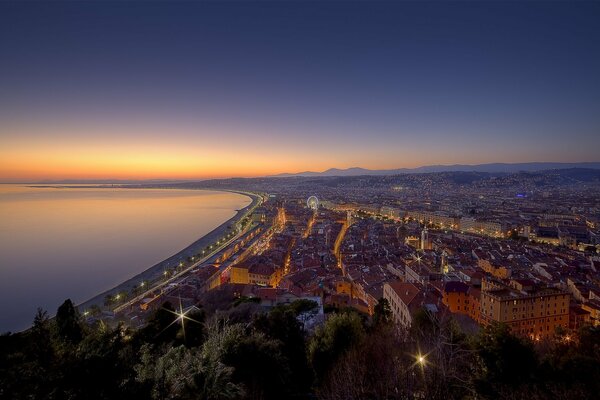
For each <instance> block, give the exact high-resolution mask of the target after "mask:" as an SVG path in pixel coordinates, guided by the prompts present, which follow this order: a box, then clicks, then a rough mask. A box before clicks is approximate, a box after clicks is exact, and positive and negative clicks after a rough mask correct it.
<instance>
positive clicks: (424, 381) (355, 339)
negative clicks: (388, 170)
mask: <svg viewBox="0 0 600 400" xmlns="http://www.w3.org/2000/svg"><path fill="white" fill-rule="evenodd" d="M243 306H244V305H240V306H238V307H243ZM245 306H256V305H255V304H249V303H248V304H245ZM314 306H315V304H313V303H311V302H306V301H303V302H295V303H292V304H290V305H284V306H278V307H274V308H272V309H271V310H270V311H268V312H260V313H257V312H253V313H241V314H239V315H237V316H236V319H235V321H234V320H229V319H227V318H223V317H222V315H223V314H221V315H216V316H212V317H211V318H206V317H205V313H204V311H203V308H201V309H200V311H197V310H195V311H193V312H190V313H188V314H186V316H187V317H188V318H186V319H185V320H184V324H183V326H182V324H181V320H180V317H179V316H178V315H177V313H176V312H175V310H174V309H173V307H172V306H170V305H169V304H165V305H164V306H163V307H162V308H161V309H159V310H157V311H156V312H155V314H154V315H153V316H152V317H151V318H150V319H149V321H148V323H147V325H146V326H145V327H144V328H142V329H139V330H132V329H129V328H127V327H125V326H122V325H119V324H113V325H107V324H105V323H103V322H99V323H94V324H92V325H86V324H84V323H83V322H82V321H81V319H80V317H79V315H78V313H77V310H76V309H75V308H74V307H73V304H72V303H71V302H70V301H65V303H63V305H61V307H60V309H59V311H58V312H57V316H56V318H53V319H50V318H49V317H48V313H46V312H45V311H43V310H41V309H40V310H38V311H37V313H36V315H35V318H34V320H33V325H32V327H31V328H30V329H29V330H27V331H25V332H21V333H16V334H6V335H2V336H0V399H26V398H31V399H49V400H54V399H56V400H62V399H71V400H78V399H92V400H94V399H99V400H104V399H122V398H127V399H131V400H135V399H182V400H192V399H266V400H268V399H283V398H286V399H287V398H294V399H305V398H320V399H324V400H342V399H343V400H345V399H407V398H425V399H440V400H441V399H527V400H536V399H546V398H553V399H588V398H594V397H595V396H596V395H597V393H598V392H600V329H598V328H593V327H589V326H587V327H584V328H582V329H581V330H580V332H579V333H578V334H575V333H573V332H568V333H567V332H557V334H556V337H555V338H554V339H552V340H548V341H546V342H535V343H532V342H530V341H529V340H527V339H524V338H519V337H516V336H514V335H512V334H511V333H510V331H509V329H508V327H506V326H504V325H492V326H489V327H487V328H485V329H482V330H481V331H480V332H479V333H477V334H467V333H464V332H463V331H462V330H461V329H460V327H459V325H458V324H457V323H456V322H455V321H454V320H453V319H451V318H449V317H444V316H440V315H438V314H433V313H430V312H427V311H424V310H423V311H420V312H417V313H416V314H415V315H413V325H412V327H411V328H410V329H400V328H399V327H398V326H396V325H395V324H394V323H393V322H392V321H391V315H390V313H389V306H387V305H386V302H385V301H383V300H382V301H380V302H379V304H378V305H377V306H376V308H375V313H374V315H373V317H372V318H371V319H370V320H369V319H368V318H363V317H362V316H361V315H360V314H358V313H355V312H347V311H344V312H335V313H331V314H329V316H328V319H327V321H326V322H325V323H324V324H323V325H322V326H320V327H318V328H317V329H316V331H315V332H314V334H310V333H308V332H306V331H305V330H304V329H303V324H302V322H301V319H302V315H306V314H307V313H311V312H315V307H314ZM238 307H234V308H233V310H235V309H237V308H238ZM255 311H256V310H255ZM184 333H185V334H184Z"/></svg>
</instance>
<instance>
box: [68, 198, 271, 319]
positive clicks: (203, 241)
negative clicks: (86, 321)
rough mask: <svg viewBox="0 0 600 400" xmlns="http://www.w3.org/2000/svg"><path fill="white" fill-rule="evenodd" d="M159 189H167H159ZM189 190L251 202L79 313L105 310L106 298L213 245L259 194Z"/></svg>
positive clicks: (87, 303)
mask: <svg viewBox="0 0 600 400" xmlns="http://www.w3.org/2000/svg"><path fill="white" fill-rule="evenodd" d="M132 189H133V188H132ZM161 189H168V188H161ZM191 190H214V191H220V192H229V193H237V194H241V195H244V196H246V197H249V198H250V199H251V201H250V204H248V205H247V206H246V207H244V208H242V209H239V210H235V211H236V213H235V215H234V216H233V217H231V218H229V219H228V220H226V221H224V222H223V223H222V224H221V225H219V226H217V227H216V228H215V229H213V230H212V231H210V232H208V233H207V234H206V235H204V236H202V237H200V238H198V239H196V240H195V241H194V242H192V243H191V244H189V245H188V246H186V247H185V248H183V249H181V250H179V251H177V252H176V253H174V254H173V255H171V256H169V257H167V258H165V259H164V260H162V261H160V262H158V263H156V264H154V265H153V266H151V267H149V268H147V269H145V270H143V271H141V272H140V273H138V274H136V275H134V276H132V277H131V278H129V279H127V280H126V281H124V282H121V283H120V284H118V285H116V286H114V287H112V288H111V289H108V290H105V291H103V292H101V293H99V294H97V295H95V296H93V297H91V298H89V299H88V300H86V301H84V302H81V303H79V304H77V306H76V307H77V308H78V309H79V310H80V311H83V310H85V309H87V308H89V307H91V306H93V305H97V306H99V307H100V308H105V306H104V299H105V298H106V296H114V295H116V294H117V293H119V292H122V291H126V292H128V293H129V292H131V290H132V289H133V288H134V287H136V286H138V285H139V283H140V282H142V281H151V280H154V279H156V278H159V277H161V276H162V274H163V271H164V270H165V269H166V268H172V267H174V266H175V265H177V264H178V263H179V262H180V261H182V260H186V259H187V258H188V257H191V256H194V255H196V254H198V253H199V252H201V251H202V250H203V249H204V248H205V247H206V246H208V245H210V244H211V243H213V242H214V241H216V240H217V239H219V238H220V237H221V236H223V235H224V234H225V232H226V231H227V230H228V228H229V226H231V225H234V224H236V223H237V222H239V221H240V220H241V219H242V218H243V217H244V216H245V215H246V212H247V211H248V210H249V209H251V208H252V207H254V206H255V205H256V204H257V203H258V202H259V200H260V195H259V194H256V193H250V192H241V191H236V190H223V189H221V190H219V189H208V188H207V189H191Z"/></svg>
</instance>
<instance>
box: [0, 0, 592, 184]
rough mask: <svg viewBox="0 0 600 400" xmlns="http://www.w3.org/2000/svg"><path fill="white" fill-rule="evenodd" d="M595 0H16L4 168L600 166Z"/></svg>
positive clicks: (75, 172)
mask: <svg viewBox="0 0 600 400" xmlns="http://www.w3.org/2000/svg"><path fill="white" fill-rule="evenodd" d="M599 21H600V3H598V2H548V3H545V2H526V3H522V2H501V3H494V2H385V3H373V2H350V3H345V2H338V1H335V2H327V3H321V2H260V3H251V2H242V3H235V2H175V3H173V2H158V1H157V2H48V3H35V2H20V3H11V2H0V181H4V182H9V181H32V180H42V179H90V178H93V179H97V178H117V179H148V178H185V179H193V178H207V177H225V176H260V175H268V174H275V173H280V172H298V171H303V170H324V169H327V168H331V167H338V168H347V167H353V166H360V167H365V168H374V169H375V168H376V169H383V168H386V169H387V168H401V167H416V166H420V165H428V164H453V163H463V164H475V163H486V162H529V161H560V162H577V161H600V157H599V153H600V152H599V149H600V23H599Z"/></svg>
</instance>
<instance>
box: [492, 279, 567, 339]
mask: <svg viewBox="0 0 600 400" xmlns="http://www.w3.org/2000/svg"><path fill="white" fill-rule="evenodd" d="M513 282H515V281H511V284H512V283H513ZM482 284H483V285H482V291H481V323H482V324H484V325H488V324H491V323H493V322H502V323H505V324H507V325H508V326H509V327H510V329H511V331H512V332H513V333H514V334H517V335H522V336H528V337H530V338H532V339H536V340H539V339H541V338H544V337H549V336H552V335H553V334H554V332H555V329H556V328H559V327H560V328H564V329H568V327H569V302H570V298H571V296H570V294H569V293H568V292H566V291H563V290H560V289H557V288H553V287H546V288H541V289H538V288H535V287H530V286H519V285H518V284H513V285H511V286H508V285H504V284H501V283H498V282H493V283H492V282H487V281H485V280H484V281H483V282H482ZM519 287H521V288H522V289H521V290H519Z"/></svg>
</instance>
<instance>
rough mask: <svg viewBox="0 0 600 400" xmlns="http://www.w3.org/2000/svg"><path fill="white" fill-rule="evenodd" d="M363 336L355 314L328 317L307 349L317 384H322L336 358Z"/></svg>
mask: <svg viewBox="0 0 600 400" xmlns="http://www.w3.org/2000/svg"><path fill="white" fill-rule="evenodd" d="M364 335H365V330H364V328H363V325H362V321H361V319H360V317H359V316H358V315H356V314H355V313H341V314H334V315H332V316H331V317H329V319H328V320H327V322H326V323H325V325H324V326H323V327H320V328H318V329H317V330H316V332H315V335H314V336H313V337H312V339H311V341H310V343H309V348H308V352H309V359H310V361H311V364H312V367H313V369H314V371H315V375H316V379H317V382H322V381H323V380H324V379H325V378H326V374H327V372H328V371H329V370H330V368H331V366H332V365H333V364H334V363H335V362H336V361H337V360H338V358H339V357H341V356H342V355H343V354H345V353H346V352H347V351H348V350H350V349H351V348H352V347H353V346H356V345H357V344H358V343H360V342H361V340H362V339H363V337H364Z"/></svg>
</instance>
